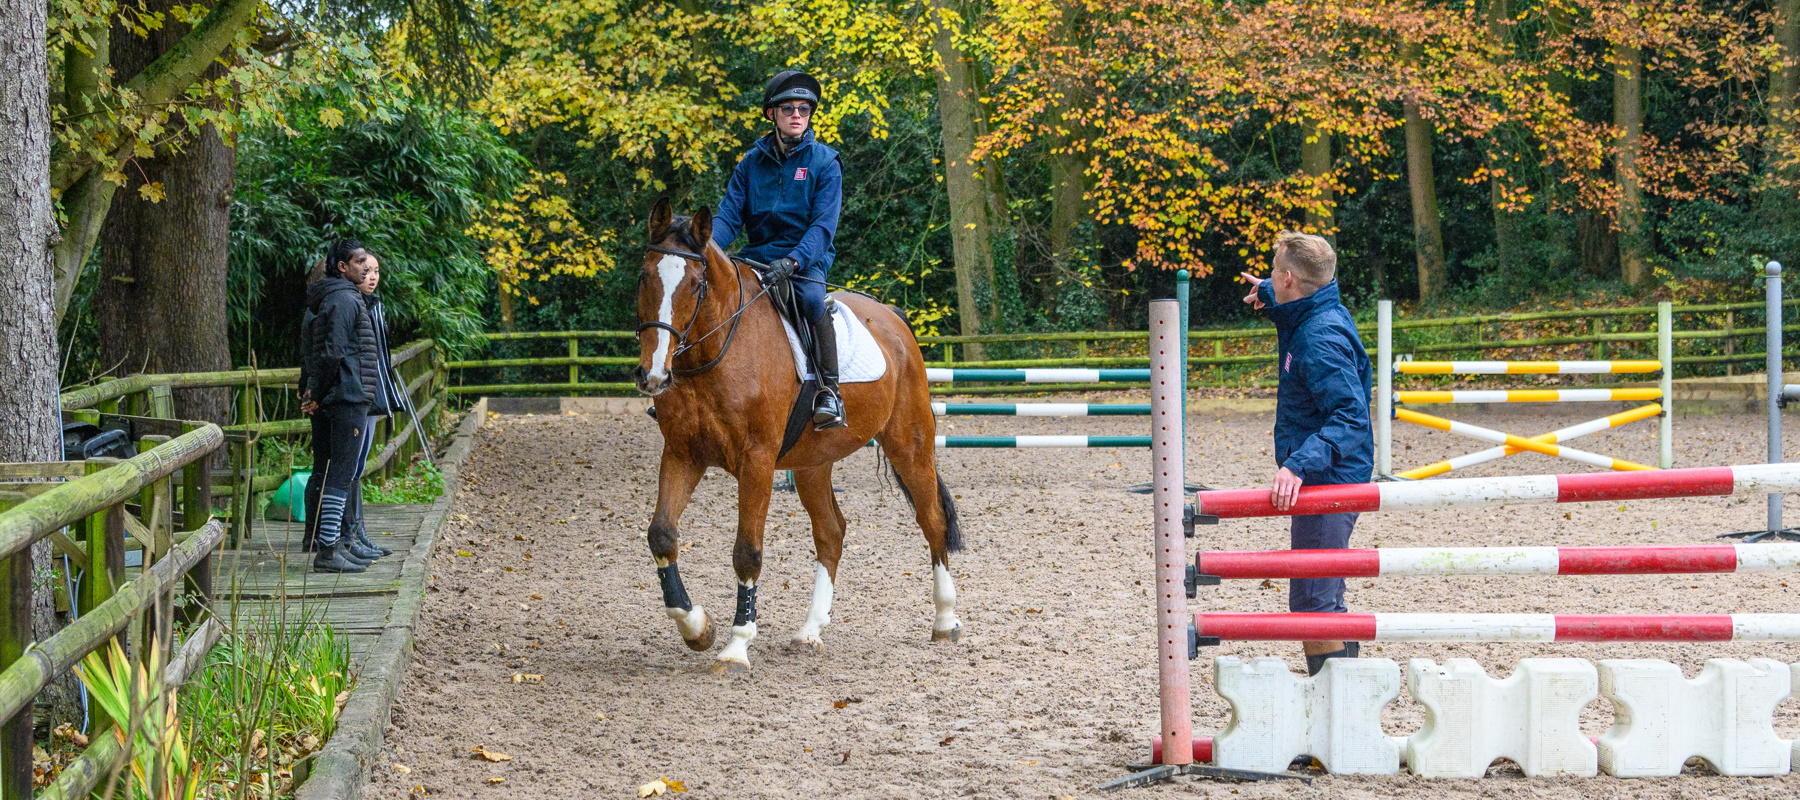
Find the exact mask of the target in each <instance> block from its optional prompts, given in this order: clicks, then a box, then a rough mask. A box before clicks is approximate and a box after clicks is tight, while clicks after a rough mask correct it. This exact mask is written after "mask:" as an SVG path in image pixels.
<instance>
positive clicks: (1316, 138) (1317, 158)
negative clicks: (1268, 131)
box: [1300, 120, 1337, 245]
mask: <svg viewBox="0 0 1800 800" xmlns="http://www.w3.org/2000/svg"><path fill="white" fill-rule="evenodd" d="M1300 171H1301V172H1303V173H1305V174H1306V175H1307V176H1308V177H1313V178H1318V177H1322V176H1325V175H1329V174H1331V133H1330V132H1329V131H1326V130H1325V129H1324V128H1322V127H1320V126H1319V124H1318V123H1316V122H1314V121H1312V120H1306V121H1304V122H1302V123H1301V130H1300ZM1335 195H1336V193H1335V192H1333V191H1332V190H1331V187H1329V186H1321V187H1320V188H1319V190H1318V194H1317V195H1316V201H1317V203H1318V207H1317V208H1309V209H1307V210H1306V225H1305V230H1306V232H1307V233H1316V234H1318V235H1320V236H1323V237H1325V238H1327V239H1330V240H1331V242H1332V244H1334V245H1335V244H1336V243H1337V223H1336V221H1335V214H1334V210H1335V209H1336V208H1337V198H1336V196H1335Z"/></svg>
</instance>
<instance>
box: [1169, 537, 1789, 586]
mask: <svg viewBox="0 0 1800 800" xmlns="http://www.w3.org/2000/svg"><path fill="white" fill-rule="evenodd" d="M1195 561H1196V564H1197V566H1198V568H1199V570H1200V572H1201V574H1204V575H1214V576H1217V577H1220V578H1225V579H1231V580H1268V579H1278V578H1393V577H1404V576H1447V575H1477V576H1479V575H1693V574H1700V573H1710V572H1796V571H1800V544H1787V543H1781V544H1776V543H1770V544H1703V545H1649V546H1642V547H1387V548H1382V549H1379V550H1224V551H1210V552H1205V553H1200V554H1199V555H1198V556H1197V557H1196V558H1195Z"/></svg>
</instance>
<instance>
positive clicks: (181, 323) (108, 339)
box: [95, 0, 236, 425]
mask: <svg viewBox="0 0 1800 800" xmlns="http://www.w3.org/2000/svg"><path fill="white" fill-rule="evenodd" d="M177 5H178V4H177V3H176V2H175V1H174V0H148V2H146V3H145V4H144V8H145V10H147V11H149V12H150V13H154V14H165V15H167V14H170V12H172V11H173V10H174V9H175V7H176V6H177ZM190 34H191V29H190V27H189V26H188V25H184V24H182V23H180V22H178V21H176V20H175V19H173V18H171V19H168V20H167V21H166V22H165V23H164V24H163V25H162V26H161V27H160V28H157V29H155V30H151V31H148V32H147V35H140V34H139V33H138V32H137V31H134V30H132V29H131V28H130V27H127V26H124V25H114V26H113V30H112V36H111V40H112V41H111V47H110V51H111V59H112V69H113V73H114V75H116V76H117V77H118V78H120V79H123V80H126V81H129V80H131V79H132V78H134V77H136V76H137V75H138V74H139V73H141V72H142V71H143V70H145V69H147V68H148V67H150V65H152V64H154V63H155V62H156V60H157V59H158V58H161V57H162V56H163V55H164V54H165V53H168V52H170V51H171V50H173V49H174V48H175V47H177V46H178V45H180V44H181V42H182V41H183V40H184V39H186V38H187V36H188V35H190ZM224 73H225V68H224V66H223V65H221V64H214V65H213V66H212V67H211V68H210V69H208V70H207V71H206V72H205V73H203V74H202V75H201V76H200V80H203V81H206V80H218V79H220V78H222V77H224ZM169 124H170V125H171V126H174V127H178V128H185V127H186V126H187V123H186V121H185V119H184V118H183V117H182V116H181V115H179V114H178V115H176V116H175V117H173V118H171V119H170V121H169ZM197 128H198V129H197V131H196V132H195V134H194V135H193V136H192V137H191V138H188V139H187V140H186V141H177V142H174V143H171V144H169V145H165V146H162V147H159V148H157V150H156V152H155V154H154V155H153V156H151V157H149V158H137V159H134V160H133V164H132V167H134V168H133V169H129V170H127V171H126V173H125V174H126V178H127V183H126V184H125V186H124V187H122V188H124V189H125V190H126V191H125V193H124V194H123V195H120V196H116V197H115V198H114V200H113V203H112V208H111V210H110V211H109V212H108V213H107V217H106V223H105V225H104V227H103V228H102V234H101V242H100V262H101V271H100V281H101V282H100V285H99V286H98V287H96V289H97V292H96V295H97V297H98V303H97V304H96V309H95V310H96V314H97V316H98V321H99V324H100V341H101V360H102V363H104V364H108V365H111V366H112V368H113V371H114V373H115V374H119V375H129V374H133V373H138V372H216V371H223V370H228V369H230V368H231V348H230V343H229V341H228V340H227V336H228V335H229V333H228V328H227V324H226V323H227V318H226V315H225V314H223V313H219V312H218V310H219V309H224V308H226V266H227V261H228V255H229V246H228V245H229V243H230V240H231V174H232V168H233V165H234V164H235V163H236V159H235V156H234V153H233V150H232V148H231V146H230V145H228V144H226V143H225V141H224V139H223V138H221V137H220V135H219V130H218V128H217V127H216V126H214V125H212V124H211V123H200V124H199V125H198V126H197ZM146 189H149V191H146ZM175 403H176V406H175V408H176V414H177V416H179V417H181V418H183V419H204V420H209V421H212V422H215V423H219V424H221V425H222V424H224V423H225V422H226V419H227V415H228V413H229V409H230V405H231V391H230V390H229V389H182V390H177V391H176V393H175Z"/></svg>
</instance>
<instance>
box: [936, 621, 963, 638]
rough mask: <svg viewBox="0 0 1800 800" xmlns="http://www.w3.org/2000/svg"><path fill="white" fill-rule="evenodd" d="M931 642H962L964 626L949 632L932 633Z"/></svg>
mask: <svg viewBox="0 0 1800 800" xmlns="http://www.w3.org/2000/svg"><path fill="white" fill-rule="evenodd" d="M931 640H932V641H934V642H957V641H961V640H962V626H961V625H957V626H956V627H954V628H951V629H950V630H947V631H932V632H931Z"/></svg>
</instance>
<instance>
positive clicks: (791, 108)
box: [776, 105, 812, 117]
mask: <svg viewBox="0 0 1800 800" xmlns="http://www.w3.org/2000/svg"><path fill="white" fill-rule="evenodd" d="M776 109H777V110H778V111H780V112H781V115H782V116H784V117H810V116H812V106H809V105H785V106H777V107H776Z"/></svg>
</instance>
